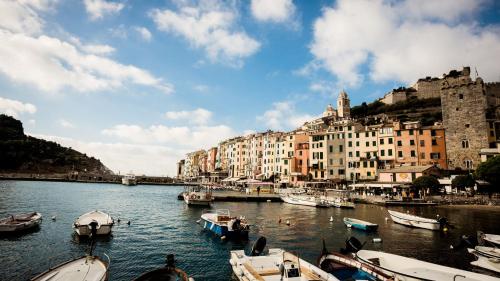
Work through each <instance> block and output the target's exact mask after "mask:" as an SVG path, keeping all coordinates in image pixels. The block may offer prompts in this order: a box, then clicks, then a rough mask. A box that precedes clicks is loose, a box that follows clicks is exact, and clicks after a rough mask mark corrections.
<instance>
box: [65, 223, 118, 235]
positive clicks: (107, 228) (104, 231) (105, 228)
mask: <svg viewBox="0 0 500 281" xmlns="http://www.w3.org/2000/svg"><path fill="white" fill-rule="evenodd" d="M112 227H113V225H112V224H107V225H101V226H100V227H99V228H98V229H97V233H96V234H97V235H109V234H110V233H111V228H112ZM74 229H75V232H76V234H78V235H79V236H90V227H89V226H88V225H79V226H75V227H74Z"/></svg>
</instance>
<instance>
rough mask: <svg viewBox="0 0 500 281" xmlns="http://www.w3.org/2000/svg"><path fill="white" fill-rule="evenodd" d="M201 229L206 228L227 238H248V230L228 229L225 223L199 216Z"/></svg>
mask: <svg viewBox="0 0 500 281" xmlns="http://www.w3.org/2000/svg"><path fill="white" fill-rule="evenodd" d="M201 223H202V226H203V229H206V230H208V231H210V232H212V233H214V234H215V235H217V236H219V237H226V238H228V239H248V230H229V229H228V227H227V226H226V225H221V224H218V223H216V222H214V221H212V220H209V219H206V218H201Z"/></svg>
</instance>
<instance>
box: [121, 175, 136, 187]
mask: <svg viewBox="0 0 500 281" xmlns="http://www.w3.org/2000/svg"><path fill="white" fill-rule="evenodd" d="M122 184H123V185H128V186H130V185H137V179H136V177H135V175H134V174H126V175H124V176H123V177H122Z"/></svg>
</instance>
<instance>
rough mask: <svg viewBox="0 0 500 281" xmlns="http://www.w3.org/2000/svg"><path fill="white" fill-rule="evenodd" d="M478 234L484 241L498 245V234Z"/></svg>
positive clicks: (499, 245)
mask: <svg viewBox="0 0 500 281" xmlns="http://www.w3.org/2000/svg"><path fill="white" fill-rule="evenodd" d="M480 236H481V238H482V239H483V240H484V241H487V242H489V243H491V244H493V245H494V246H496V247H500V235H496V234H486V233H481V234H480Z"/></svg>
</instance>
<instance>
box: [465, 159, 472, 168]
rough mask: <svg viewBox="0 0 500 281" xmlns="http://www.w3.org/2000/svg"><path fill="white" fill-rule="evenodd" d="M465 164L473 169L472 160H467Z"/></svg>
mask: <svg viewBox="0 0 500 281" xmlns="http://www.w3.org/2000/svg"><path fill="white" fill-rule="evenodd" d="M464 164H465V168H467V169H473V165H472V160H465V161H464Z"/></svg>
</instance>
